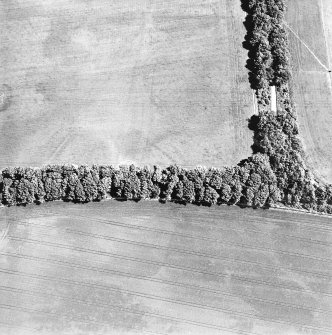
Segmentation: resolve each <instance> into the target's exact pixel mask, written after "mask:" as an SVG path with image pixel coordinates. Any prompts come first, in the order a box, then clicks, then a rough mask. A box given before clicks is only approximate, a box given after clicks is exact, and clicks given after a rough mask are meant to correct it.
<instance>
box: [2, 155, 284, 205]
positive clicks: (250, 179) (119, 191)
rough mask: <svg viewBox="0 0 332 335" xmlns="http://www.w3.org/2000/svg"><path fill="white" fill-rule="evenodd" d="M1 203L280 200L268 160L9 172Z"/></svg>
mask: <svg viewBox="0 0 332 335" xmlns="http://www.w3.org/2000/svg"><path fill="white" fill-rule="evenodd" d="M0 191H1V192H0V193H1V203H2V204H4V205H7V206H13V205H26V204H30V203H43V202H45V201H54V200H63V201H71V202H79V203H85V202H90V201H100V200H102V199H105V198H115V199H126V200H127V199H128V200H141V199H159V200H161V201H176V202H180V203H195V204H203V205H212V204H217V203H226V204H242V205H248V206H255V207H261V206H266V205H269V204H272V203H275V202H276V201H278V200H279V192H278V189H277V180H276V177H275V175H274V173H273V171H272V170H271V168H270V164H269V160H268V157H267V156H266V155H263V154H260V153H258V154H256V155H253V156H252V157H250V158H248V159H246V160H244V161H242V162H241V163H240V164H239V165H237V166H234V167H231V168H223V169H217V168H205V167H197V168H195V169H189V170H188V169H183V168H181V167H178V166H176V165H171V166H169V167H167V168H164V169H161V168H160V167H158V166H154V167H153V168H149V167H143V168H140V167H136V166H134V165H130V166H120V167H118V168H116V167H113V166H97V165H93V166H92V167H89V166H83V165H82V166H75V165H63V166H61V165H49V166H45V167H43V168H22V167H18V168H6V169H4V170H3V171H2V172H1V174H0Z"/></svg>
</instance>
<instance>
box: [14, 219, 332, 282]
mask: <svg viewBox="0 0 332 335" xmlns="http://www.w3.org/2000/svg"><path fill="white" fill-rule="evenodd" d="M17 224H18V225H21V224H23V225H26V224H25V223H23V222H17ZM29 224H31V223H29ZM35 225H37V226H42V227H47V228H56V227H54V226H49V225H43V224H35ZM63 230H64V231H66V232H69V233H71V234H77V235H82V236H89V237H93V238H97V239H105V240H110V241H114V242H118V243H125V244H130V245H138V246H140V247H148V248H154V249H157V250H167V251H173V252H178V253H184V254H190V255H194V256H198V257H207V258H210V259H216V260H223V261H228V262H234V261H237V262H239V263H245V264H253V265H257V266H259V267H260V268H262V269H270V270H273V271H280V270H282V271H290V272H299V273H303V274H306V275H312V276H316V277H323V278H331V276H330V275H328V274H325V273H321V272H315V271H306V270H303V269H299V268H291V269H290V268H286V267H276V266H268V265H264V264H262V263H260V262H255V261H249V260H243V259H239V258H235V257H226V256H221V255H217V254H206V253H201V252H195V251H192V250H187V249H178V248H169V247H165V246H160V245H155V244H150V243H141V242H136V241H133V240H126V239H119V238H115V237H111V236H107V235H97V234H92V233H86V232H83V231H78V230H74V229H69V228H63ZM45 235H47V236H48V234H43V233H38V234H34V236H37V237H43V236H45ZM170 235H172V233H170ZM177 236H181V234H179V235H177ZM219 242H221V243H222V241H221V240H219Z"/></svg>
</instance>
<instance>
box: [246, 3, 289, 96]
mask: <svg viewBox="0 0 332 335" xmlns="http://www.w3.org/2000/svg"><path fill="white" fill-rule="evenodd" d="M242 7H243V9H244V10H245V11H246V12H247V13H248V15H247V17H246V22H245V25H246V28H247V36H246V43H245V44H246V48H247V49H248V50H249V53H248V56H249V59H248V62H247V67H248V68H249V70H250V73H249V76H250V82H251V85H252V88H254V89H256V90H259V89H264V88H268V87H269V86H270V85H281V84H284V83H286V82H288V80H289V78H290V75H291V71H290V57H289V48H288V38H287V32H286V30H285V28H284V24H283V22H284V12H285V9H286V6H285V1H284V0H249V1H248V0H243V1H242Z"/></svg>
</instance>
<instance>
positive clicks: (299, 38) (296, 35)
mask: <svg viewBox="0 0 332 335" xmlns="http://www.w3.org/2000/svg"><path fill="white" fill-rule="evenodd" d="M284 24H285V26H286V27H287V28H288V29H289V30H290V31H291V32H292V33H293V35H294V36H295V37H296V38H297V39H298V40H299V41H300V42H301V43H302V44H303V45H304V46H305V47H306V49H307V50H308V51H309V52H310V53H311V55H312V56H313V57H314V58H315V59H316V60H317V62H318V63H319V64H320V65H321V66H322V67H323V68H324V69H325V70H326V71H329V68H327V67H326V65H324V64H323V63H322V62H321V60H320V59H319V58H318V57H317V56H316V55H315V53H314V52H313V51H312V50H311V49H310V48H309V46H308V45H307V44H306V43H305V42H304V41H303V40H302V38H301V37H300V36H299V35H298V34H297V33H296V32H295V31H294V30H293V29H292V28H291V27H290V26H289V24H288V23H287V22H284Z"/></svg>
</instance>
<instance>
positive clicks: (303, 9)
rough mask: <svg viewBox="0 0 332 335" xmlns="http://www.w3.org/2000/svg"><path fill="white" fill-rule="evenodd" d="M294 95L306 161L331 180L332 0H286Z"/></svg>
mask: <svg viewBox="0 0 332 335" xmlns="http://www.w3.org/2000/svg"><path fill="white" fill-rule="evenodd" d="M287 22H288V24H289V27H290V35H289V36H290V42H291V43H290V46H291V47H290V50H291V53H292V65H293V73H294V78H293V83H292V86H293V88H294V97H295V102H296V105H297V111H298V116H299V122H300V135H301V137H302V140H303V143H304V146H305V151H306V153H307V155H308V162H309V164H310V165H311V167H312V168H313V169H315V170H316V172H317V174H318V175H319V176H320V177H322V178H323V179H325V180H326V181H328V182H330V183H331V182H332V146H331V143H332V113H331V110H332V84H331V78H332V77H331V76H332V73H329V72H328V70H332V69H331V59H332V1H330V0H289V1H288V15H287Z"/></svg>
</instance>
